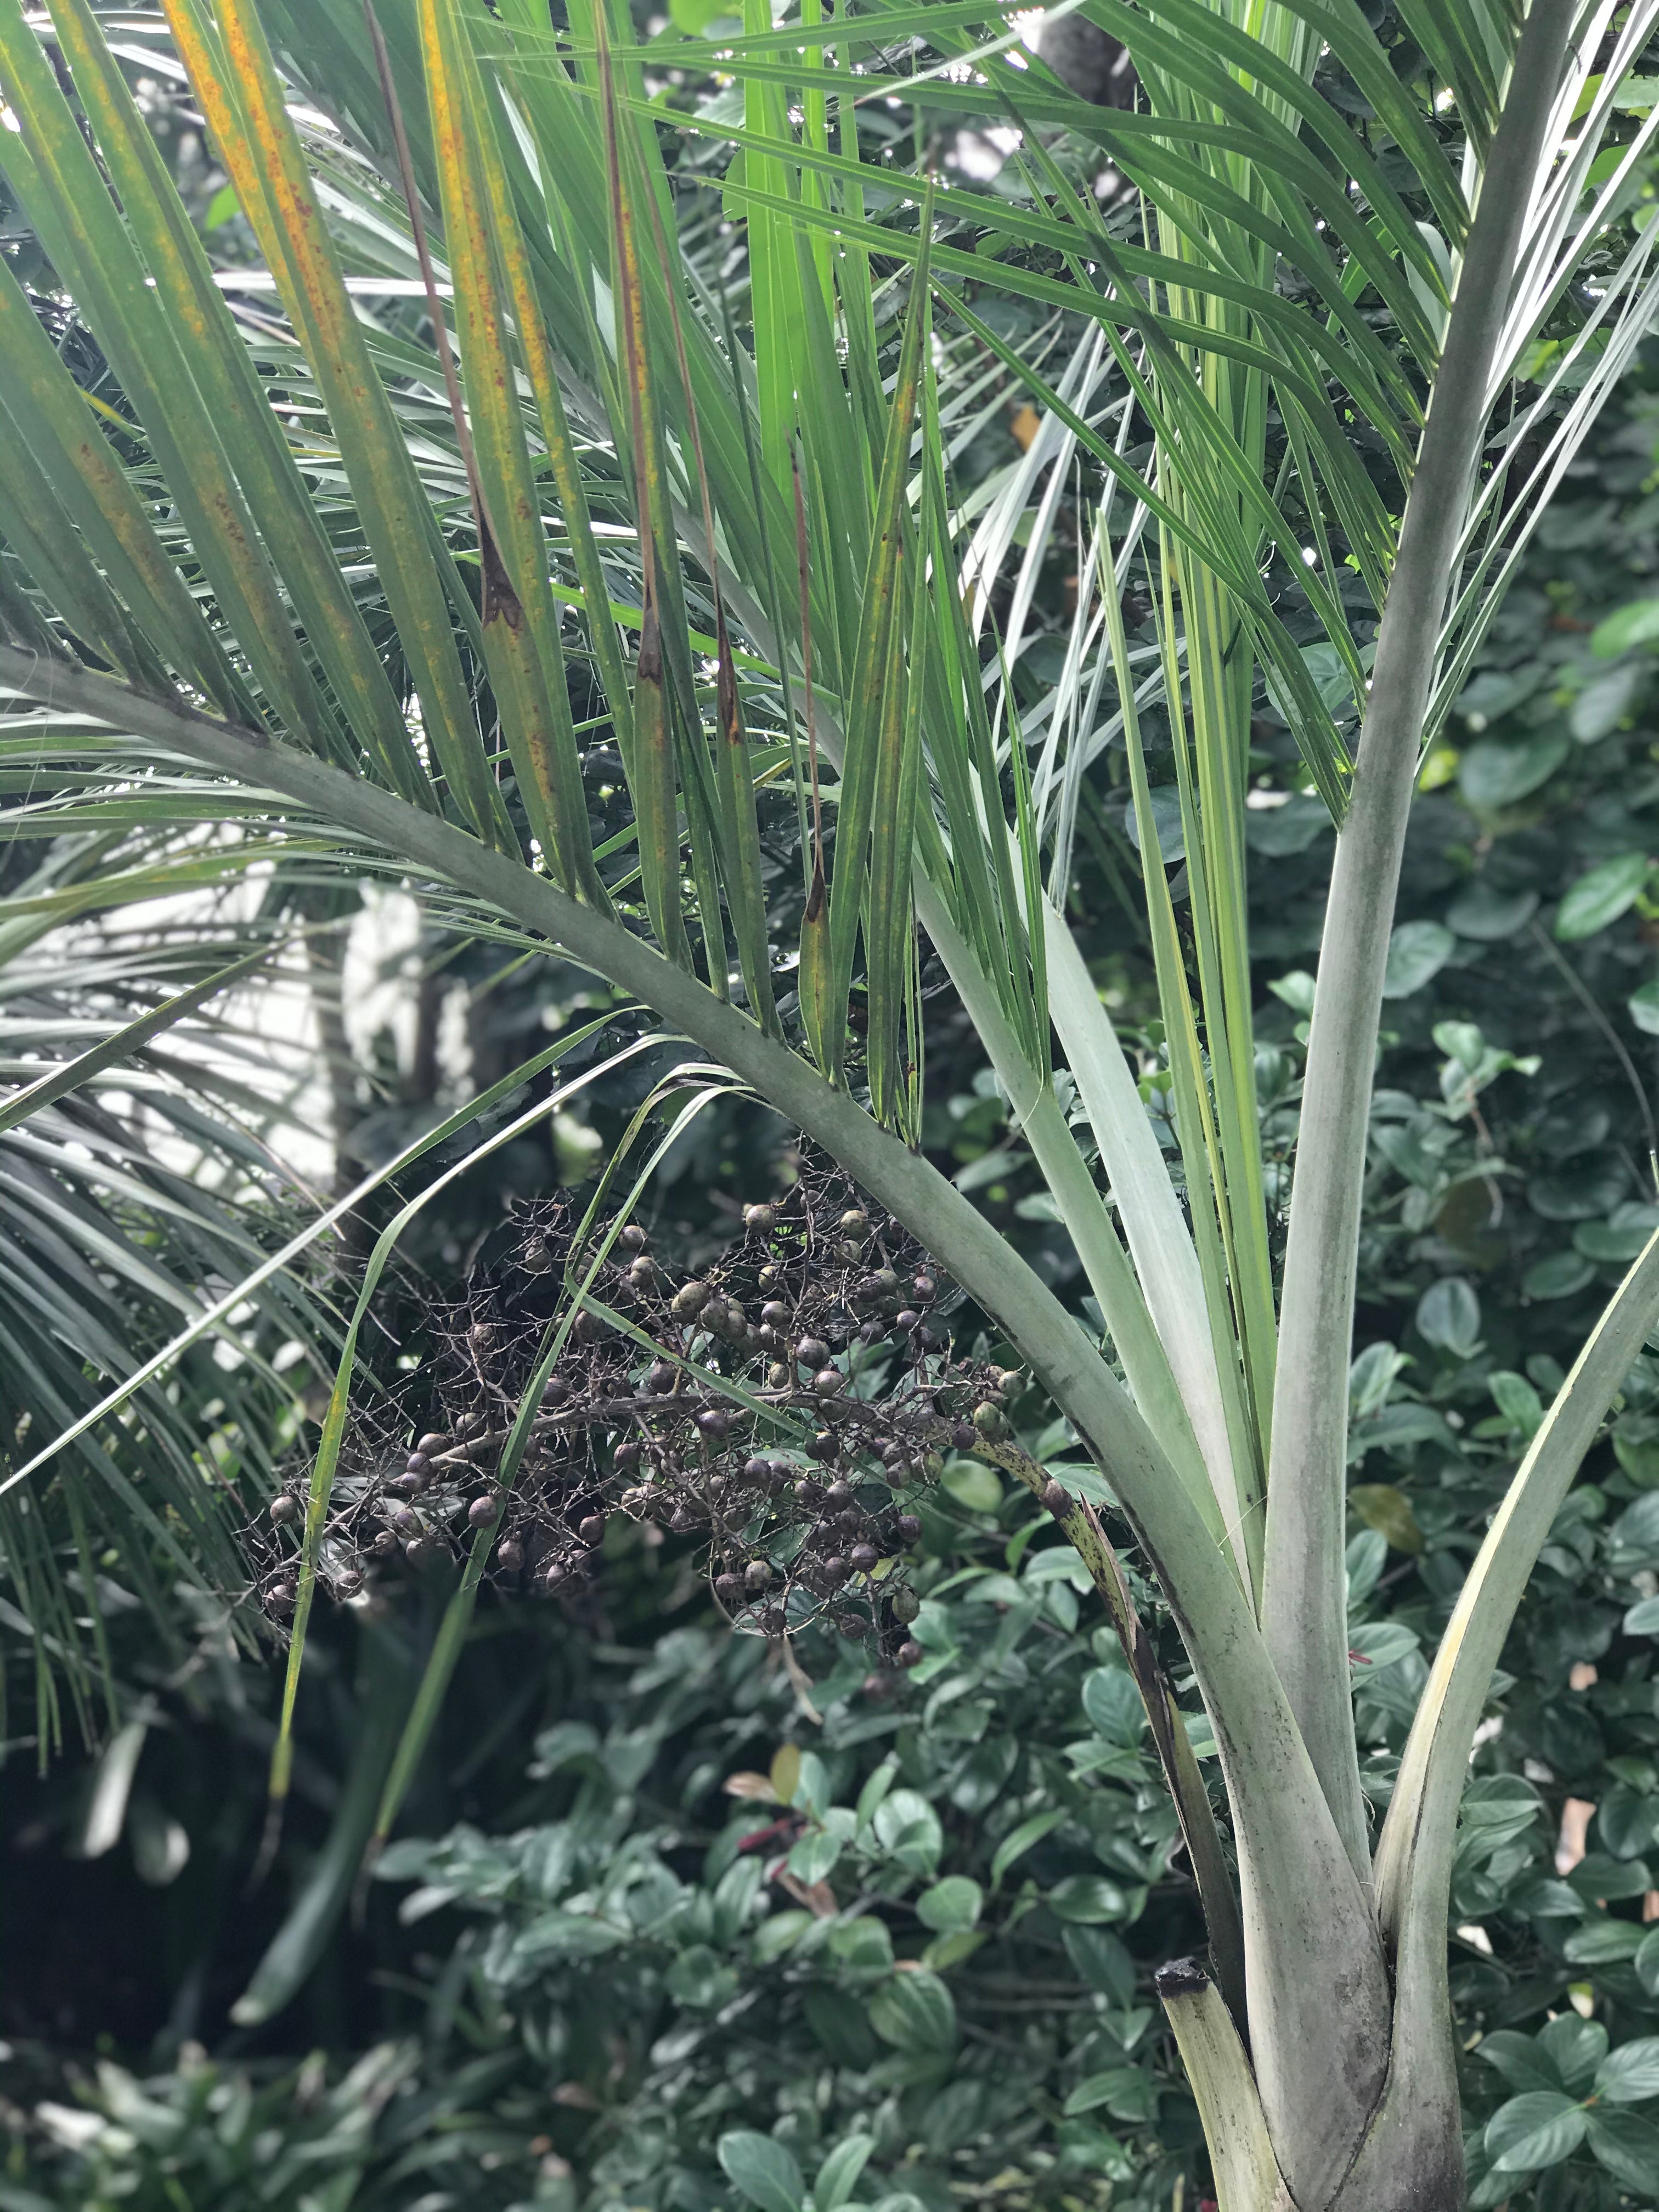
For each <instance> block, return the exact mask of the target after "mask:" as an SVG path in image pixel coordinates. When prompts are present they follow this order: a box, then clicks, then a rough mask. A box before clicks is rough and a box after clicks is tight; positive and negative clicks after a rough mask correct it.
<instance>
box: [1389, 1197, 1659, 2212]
mask: <svg viewBox="0 0 1659 2212" xmlns="http://www.w3.org/2000/svg"><path fill="white" fill-rule="evenodd" d="M1656 1320H1659V1234H1656V1235H1655V1236H1654V1237H1651V1238H1650V1240H1649V1242H1648V1244H1647V1247H1646V1249H1644V1252H1643V1253H1642V1255H1641V1256H1640V1257H1639V1258H1638V1260H1637V1261H1636V1262H1635V1264H1634V1265H1633V1266H1632V1268H1631V1270H1630V1272H1629V1273H1627V1274H1626V1277H1625V1279H1624V1281H1623V1282H1622V1283H1621V1284H1620V1286H1619V1288H1618V1290H1617V1291H1615V1292H1614V1294H1613V1299H1612V1301H1611V1303H1610V1304H1609V1305H1608V1306H1607V1310H1606V1311H1605V1313H1603V1315H1602V1316H1601V1320H1600V1321H1599V1322H1597V1323H1596V1326H1595V1331H1594V1332H1593V1334H1591V1336H1590V1338H1589V1342H1588V1343H1587V1344H1586V1345H1585V1346H1584V1348H1583V1351H1582V1352H1580V1353H1579V1355H1578V1358H1577V1360H1575V1362H1574V1363H1573V1367H1572V1371H1571V1374H1570V1375H1569V1376H1568V1377H1567V1379H1566V1381H1565V1383H1563V1384H1562V1386H1561V1388H1560V1389H1559V1391H1558V1392H1557V1394H1556V1396H1555V1400H1554V1402H1553V1404H1552V1405H1551V1407H1550V1409H1549V1412H1548V1413H1547V1414H1546V1415H1545V1417H1544V1423H1543V1425H1542V1427H1541V1429H1540V1430H1539V1431H1538V1434H1537V1435H1536V1437H1534V1439H1533V1441H1532V1444H1531V1446H1530V1448H1529V1449H1528V1452H1527V1455H1526V1457H1525V1458H1524V1459H1523V1460H1522V1462H1521V1465H1520V1467H1519V1468H1517V1469H1516V1474H1515V1479H1514V1480H1513V1481H1512V1482H1511V1483H1510V1488H1509V1492H1508V1494H1507V1495H1506V1496H1505V1498H1504V1503H1503V1504H1502V1505H1501V1506H1500V1507H1499V1508H1498V1514H1497V1516H1496V1518H1495V1519H1494V1520H1493V1522H1492V1527H1491V1528H1490V1529H1489V1530H1488V1532H1487V1534H1486V1541H1485V1542H1484V1543H1483V1544H1482V1546H1481V1547H1480V1553H1479V1555H1478V1557H1477V1558H1476V1559H1475V1562H1474V1565H1473V1566H1472V1567H1471V1568H1470V1570H1469V1574H1468V1580H1467V1582H1466V1583H1464V1585H1463V1589H1462V1594H1461V1595H1460V1596H1459V1598H1458V1601H1457V1605H1456V1607H1455V1611H1454V1612H1453V1613H1452V1617H1451V1620H1450V1621H1449V1623H1448V1625H1447V1628H1446V1632H1445V1634H1444V1636H1443V1638H1441V1642H1440V1649H1439V1650H1438V1651H1437V1653H1436V1655H1435V1660H1434V1664H1433V1666H1432V1667H1431V1669H1430V1672H1429V1679H1428V1682H1427V1685H1426V1686H1425V1689H1424V1692H1423V1696H1422V1699H1421V1701H1420V1703H1419V1705H1418V1709H1417V1715H1416V1717H1415V1719H1414V1720H1413V1723H1412V1728H1411V1734H1410V1735H1409V1736H1408V1737H1407V1742H1406V1752H1405V1756H1404V1758H1403V1759H1401V1765H1400V1772H1399V1776H1398V1778H1397V1779H1396V1781H1395V1790H1394V1796H1393V1797H1392V1799H1391V1801H1390V1802H1389V1812H1388V1817H1387V1819H1386V1820H1384V1822H1383V1833H1382V1837H1381V1839H1380V1840H1379V1842H1378V1844H1377V1851H1376V1902H1377V1912H1378V1917H1379V1918H1380V1920H1381V1923H1382V1928H1383V1938H1384V1941H1385V1942H1387V1943H1388V1944H1389V1948H1390V1949H1391V1951H1392V1952H1393V1954H1394V1958H1395V2030H1394V2062H1393V2067H1392V2070H1391V2073H1390V2077H1389V2101H1390V2103H1392V2104H1395V2105H1396V2106H1399V2107H1400V2108H1401V2110H1403V2111H1406V2112H1409V2110H1410V2108H1411V2106H1412V2105H1413V2102H1414V2101H1420V2100H1425V2099H1430V2098H1433V2097H1436V2096H1437V2097H1439V2098H1440V2099H1441V2100H1442V2101H1445V2100H1446V2099H1447V2098H1448V2095H1449V2099H1450V2104H1451V2109H1452V2118H1453V2120H1454V2123H1455V2106H1456V2096H1455V2068H1454V2067H1453V2064H1452V2055H1453V2054H1452V2051H1451V2017H1452V2014H1451V2000H1450V1996H1449V1992H1448V1990H1447V1986H1446V1973H1447V1966H1446V1902H1447V1898H1448V1895H1449V1889H1450V1883H1451V1869H1452V1855H1453V1846H1454V1844H1455V1838H1456V1828H1457V1808H1458V1803H1459V1800H1460V1799H1461V1798H1462V1793H1463V1784H1464V1783H1465V1781H1466V1780H1467V1778H1468V1762H1469V1753H1470V1748H1471V1746H1472V1745H1473V1743H1474V1732H1475V1728H1476V1726H1477V1724H1478V1723H1479V1721H1480V1713H1481V1709H1482V1707H1483V1706H1484V1705H1485V1703H1486V1692H1487V1687H1488V1686H1489V1684H1490V1683H1491V1680H1492V1670H1493V1668H1495V1667H1496V1666H1497V1664H1498V1658H1499V1656H1500V1655H1501V1653H1502V1651H1503V1648H1504V1638H1505V1637H1506V1636H1507V1635H1508V1633H1509V1629H1510V1622H1511V1621H1512V1620H1513V1619H1514V1617H1515V1611H1516V1607H1517V1606H1518V1604H1519V1603H1520V1601H1521V1597H1522V1592H1523V1591H1524V1590H1525V1589H1526V1586H1527V1583H1528V1578H1529V1577H1530V1576H1531V1573H1532V1570H1533V1567H1534V1563H1535V1562H1536V1560H1537V1558H1538V1554H1539V1552H1540V1550H1541V1547H1542V1546H1543V1543H1544V1541H1545V1539H1546V1537H1547V1535H1548V1534H1549V1530H1550V1524H1551V1522H1553V1520H1554V1518H1555V1516H1556V1514H1557V1512H1558V1511H1559V1509H1560V1505H1561V1502H1562V1500H1563V1499H1564V1498H1565V1496H1566V1494H1567V1491H1568V1489H1569V1487H1570V1486H1571V1482H1572V1480H1573V1477H1574V1476H1575V1475H1576V1474H1577V1472H1578V1468H1579V1465H1580V1463H1581V1462H1582V1461H1583V1456H1584V1454H1585V1452H1586V1451H1587V1450H1588V1449H1589V1446H1590V1444H1591V1443H1593V1442H1594V1440H1595V1434H1596V1431H1597V1430H1598V1429H1599V1428H1600V1427H1601V1422H1602V1421H1603V1419H1605V1418H1606V1415H1607V1408H1608V1407H1609V1406H1610V1405H1611V1404H1612V1402H1613V1395H1614V1394H1615V1393H1616V1392H1617V1390H1618V1389H1619V1388H1620V1384H1621V1383H1623V1381H1624V1379H1625V1377H1626V1375H1627V1374H1628V1373H1629V1371H1630V1369H1631V1365H1632V1362H1633V1360H1634V1359H1635V1358H1636V1355H1637V1353H1638V1352H1639V1351H1640V1350H1641V1348H1642V1346H1643V1343H1644V1340H1645V1339H1646V1337H1647V1335H1648V1334H1649V1332H1650V1329H1651V1328H1653V1326H1654V1323H1655V1322H1656ZM1356 2212H1358V2207H1357V2203H1356Z"/></svg>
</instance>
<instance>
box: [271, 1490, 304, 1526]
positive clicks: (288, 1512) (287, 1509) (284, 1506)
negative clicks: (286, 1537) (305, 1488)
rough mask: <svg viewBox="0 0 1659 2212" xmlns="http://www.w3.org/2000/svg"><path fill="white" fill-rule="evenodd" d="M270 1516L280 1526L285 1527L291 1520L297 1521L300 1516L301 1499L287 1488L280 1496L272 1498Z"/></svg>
mask: <svg viewBox="0 0 1659 2212" xmlns="http://www.w3.org/2000/svg"><path fill="white" fill-rule="evenodd" d="M270 1517H271V1519H272V1520H273V1521H274V1522H276V1526H277V1527H278V1528H285V1527H286V1526H287V1524H288V1523H289V1522H290V1521H297V1520H298V1519H299V1517H300V1501H299V1499H298V1498H295V1497H292V1496H290V1495H289V1492H287V1491H286V1490H285V1491H284V1492H283V1494H282V1496H281V1497H280V1498H272V1499H271V1501H270Z"/></svg>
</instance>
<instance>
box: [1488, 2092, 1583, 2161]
mask: <svg viewBox="0 0 1659 2212" xmlns="http://www.w3.org/2000/svg"><path fill="white" fill-rule="evenodd" d="M1583 2140H1584V2115H1583V2110H1582V2108H1581V2107H1580V2106H1577V2105H1575V2104H1574V2102H1573V2100H1572V2099H1571V2097H1569V2096H1567V2095H1566V2094H1565V2092H1564V2091H1562V2090H1559V2089H1532V2090H1529V2091H1528V2093H1527V2094H1526V2095H1525V2096H1524V2097H1511V2098H1510V2101H1509V2102H1508V2104H1507V2105H1500V2106H1498V2110H1497V2111H1496V2112H1494V2113H1493V2114H1492V2118H1491V2119H1489V2120H1488V2121H1487V2123H1486V2155H1487V2157H1488V2158H1489V2159H1490V2160H1492V2170H1493V2171H1494V2172H1497V2173H1535V2172H1537V2171H1538V2169H1539V2168H1540V2167H1541V2166H1559V2164H1560V2163H1561V2160H1563V2159H1564V2158H1571V2155H1572V2154H1573V2152H1574V2151H1576V2150H1577V2148H1578V2146H1579V2144H1580V2143H1581V2142H1583Z"/></svg>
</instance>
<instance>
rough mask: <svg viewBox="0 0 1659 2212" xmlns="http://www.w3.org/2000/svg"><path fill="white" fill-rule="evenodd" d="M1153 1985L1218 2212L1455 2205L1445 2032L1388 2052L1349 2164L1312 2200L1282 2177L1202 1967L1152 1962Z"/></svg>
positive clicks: (1251, 2078)
mask: <svg viewBox="0 0 1659 2212" xmlns="http://www.w3.org/2000/svg"><path fill="white" fill-rule="evenodd" d="M1158 1995H1159V1996H1160V1997H1162V1999H1163V2000H1164V2011H1165V2012H1166V2013H1167V2015H1169V2020H1170V2027H1172V2028H1173V2029H1174V2031H1175V2038H1176V2045H1177V2046H1178V2047H1179V2049H1180V2051H1181V2057H1182V2064H1183V2065H1184V2067H1185V2068H1186V2071H1187V2078H1188V2081H1190V2082H1191V2084H1192V2087H1193V2093H1194V2096H1195V2097H1196V2099H1197V2100H1198V2110H1199V2117H1200V2119H1201V2120H1202V2122H1203V2124H1204V2139H1205V2142H1206V2146H1207V2147H1208V2149H1209V2153H1210V2165H1211V2169H1212V2173H1213V2175H1214V2180H1215V2193H1216V2202H1217V2204H1218V2208H1219V2212H1462V2203H1463V2138H1462V2128H1461V2124H1460V2114H1459V2108H1458V2100H1457V2083H1456V2076H1455V2070H1454V2067H1453V2061H1452V2053H1451V2049H1450V2044H1449V2038H1448V2039H1446V2041H1445V2044H1444V2045H1443V2048H1441V2049H1438V2050H1436V2051H1419V2052H1416V2053H1402V2052H1400V2051H1395V2064H1394V2065H1393V2066H1392V2067H1391V2069H1390V2071H1389V2082H1388V2086H1387V2087H1386V2088H1385V2089H1384V2092H1383V2098H1382V2100H1381V2102H1380V2103H1379V2105H1378V2106H1377V2109H1376V2114H1375V2117H1374V2118H1372V2121H1371V2123H1370V2127H1369V2128H1368V2129H1367V2130H1366V2133H1365V2137H1364V2142H1362V2143H1361V2144H1360V2146H1359V2148H1358V2152H1357V2154H1356V2155H1355V2156H1354V2158H1353V2160H1352V2163H1351V2164H1350V2165H1349V2166H1348V2167H1347V2169H1346V2172H1344V2173H1343V2175H1342V2177H1341V2179H1340V2181H1339V2182H1338V2183H1337V2184H1336V2185H1335V2187H1334V2190H1333V2191H1330V2192H1329V2193H1328V2194H1324V2195H1322V2198H1321V2201H1320V2202H1318V2203H1302V2202H1301V2201H1299V2200H1298V2199H1297V2198H1296V2197H1293V2196H1292V2195H1291V2191H1290V2189H1289V2187H1288V2186H1287V2185H1286V2183H1285V2178H1284V2174H1283V2172H1281V2170H1280V2165H1279V2158H1278V2156H1277V2155H1276V2154H1275V2151H1274V2148H1273V2142H1272V2140H1271V2138H1270V2137H1269V2135H1268V2133H1267V2121H1266V2119H1265V2118H1264V2117H1263V2114H1262V2110H1261V2097H1260V2096H1259V2094H1258V2093H1257V2090H1256V2086H1255V2074H1254V2073H1253V2072H1252V2070H1251V2067H1250V2062H1249V2057H1248V2055H1247V2054H1246V2052H1245V2050H1244V2046H1243V2043H1242V2042H1241V2041H1240V2039H1239V2035H1238V2031H1237V2027H1235V2026H1234V2024H1233V2020H1232V2015H1231V2014H1230V2013H1229V2011H1228V2010H1227V2008H1226V2006H1225V2004H1224V2003H1223V2002H1222V2001H1221V1998H1220V1996H1219V1995H1218V1992H1217V1990H1216V1989H1215V1987H1214V1984H1212V1982H1211V1980H1210V1978H1209V1975H1208V1973H1207V1972H1206V1969H1205V1968H1204V1966H1202V1965H1201V1964H1200V1961H1199V1960H1195V1959H1177V1960H1174V1961H1173V1962H1172V1963H1171V1964H1170V1965H1169V1966H1164V1967H1163V1968H1162V1969H1161V1970H1160V1972H1159V1973H1158ZM1402 2062H1403V2063H1402ZM1325 2148H1327V2154H1328V2147H1325ZM1318 2163H1319V2160H1318V2159H1317V2158H1316V2159H1314V2160H1304V2164H1312V2165H1315V2166H1316V2165H1317V2164H1318Z"/></svg>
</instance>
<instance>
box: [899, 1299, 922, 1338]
mask: <svg viewBox="0 0 1659 2212" xmlns="http://www.w3.org/2000/svg"><path fill="white" fill-rule="evenodd" d="M893 1326H894V1328H902V1330H903V1331H904V1334H906V1335H907V1336H908V1335H909V1334H910V1332H911V1330H912V1329H913V1328H921V1315H920V1314H919V1313H915V1312H913V1311H912V1310H911V1309H910V1308H909V1307H908V1306H906V1308H905V1309H904V1311H903V1312H902V1314H900V1315H898V1316H896V1319H895V1321H894V1323H893Z"/></svg>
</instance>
